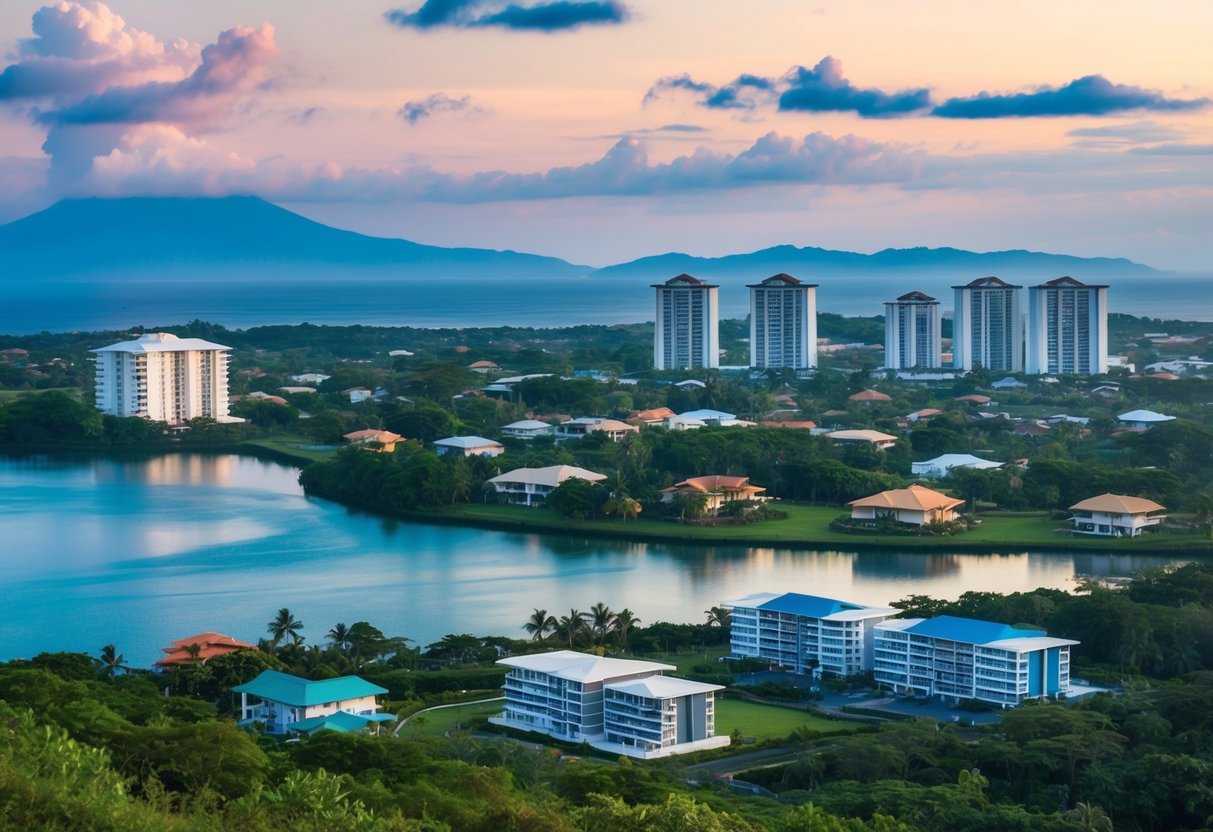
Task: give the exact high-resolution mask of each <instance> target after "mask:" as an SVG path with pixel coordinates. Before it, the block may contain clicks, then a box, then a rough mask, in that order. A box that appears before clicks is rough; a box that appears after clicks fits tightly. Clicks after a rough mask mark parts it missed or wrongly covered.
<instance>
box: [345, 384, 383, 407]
mask: <svg viewBox="0 0 1213 832" xmlns="http://www.w3.org/2000/svg"><path fill="white" fill-rule="evenodd" d="M341 393H342V395H344V396H349V399H350V404H358V403H359V402H364V401H366V400H367V399H369V398H371V397H372V396H374V395H375V392H374V391H373V390H371V388H369V387H350V388H347V389H345V390H342V391H341Z"/></svg>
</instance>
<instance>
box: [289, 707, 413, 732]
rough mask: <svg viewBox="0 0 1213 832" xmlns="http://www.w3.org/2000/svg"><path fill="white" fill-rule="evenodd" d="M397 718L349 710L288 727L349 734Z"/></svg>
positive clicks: (315, 717)
mask: <svg viewBox="0 0 1213 832" xmlns="http://www.w3.org/2000/svg"><path fill="white" fill-rule="evenodd" d="M395 718H396V717H394V716H392V715H391V714H370V715H366V716H364V715H362V714H351V713H349V712H348V711H337V712H336V713H332V714H327V715H325V716H314V717H312V718H311V719H303V720H300V721H299V722H291V723H288V724H287V726H286V727H287V728H288V729H290V730H291V731H301V732H303V733H305V734H315V733H318V732H320V731H336V732H337V733H339V734H348V733H350V732H351V731H359V730H361V729H363V728H365V727H366V726H367V725H368V724H370V723H372V722H391V721H393V720H394V719H395Z"/></svg>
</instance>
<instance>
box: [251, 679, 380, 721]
mask: <svg viewBox="0 0 1213 832" xmlns="http://www.w3.org/2000/svg"><path fill="white" fill-rule="evenodd" d="M232 692H233V693H238V694H240V720H239V721H240V724H241V725H251V724H252V723H254V722H260V723H262V724H264V725H265V730H266V733H269V734H286V733H290V732H299V733H305V734H311V733H314V732H316V731H322V730H332V731H340V732H342V733H345V732H348V731H353V730H357V729H360V728H365V727H367V726H368V725H371V724H373V723H376V722H390V721H392V720H395V718H396V717H394V716H392V715H391V714H381V713H379V702H378V697H379V696H382V695H383V694H385V693H387V688H381V687H379V685H374V684H371V683H370V682H368V681H366V680H365V679H362V678H359V677H358V676H340V677H338V678H336V679H324V680H322V681H319V682H313V681H310V680H308V679H301V678H299V677H298V676H291V675H290V674H289V673H280V672H278V671H277V670H263V671H261V673H260V675H258V676H257V678H255V679H253V680H252V681H251V682H245V683H244V684H243V685H236V687H234V688H232Z"/></svg>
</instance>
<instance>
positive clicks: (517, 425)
mask: <svg viewBox="0 0 1213 832" xmlns="http://www.w3.org/2000/svg"><path fill="white" fill-rule="evenodd" d="M501 429H502V430H555V427H553V426H552V425H549V424H548V423H547V422H541V421H539V420H538V419H520V420H518V421H517V422H510V423H509V424H508V425H502V426H501Z"/></svg>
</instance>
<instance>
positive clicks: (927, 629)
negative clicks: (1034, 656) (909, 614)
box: [905, 615, 1046, 644]
mask: <svg viewBox="0 0 1213 832" xmlns="http://www.w3.org/2000/svg"><path fill="white" fill-rule="evenodd" d="M905 632H907V633H913V634H914V635H919V636H931V637H933V638H942V639H946V640H948V641H958V642H961V643H962V644H989V643H991V642H995V641H1003V640H1005V639H1012V638H1013V639H1021V638H1030V637H1033V636H1044V635H1046V633H1045V631H1044V630H1037V629H1020V628H1018V627H1012V626H1010V625H1009V624H1001V623H999V622H997V621H982V620H981V619H977V618H961V617H960V616H956V615H937V616H935V617H934V618H927V619H924V620H922V621H920V622H918V623H917V624H913V625H911V626H909V627H906V628H905Z"/></svg>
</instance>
